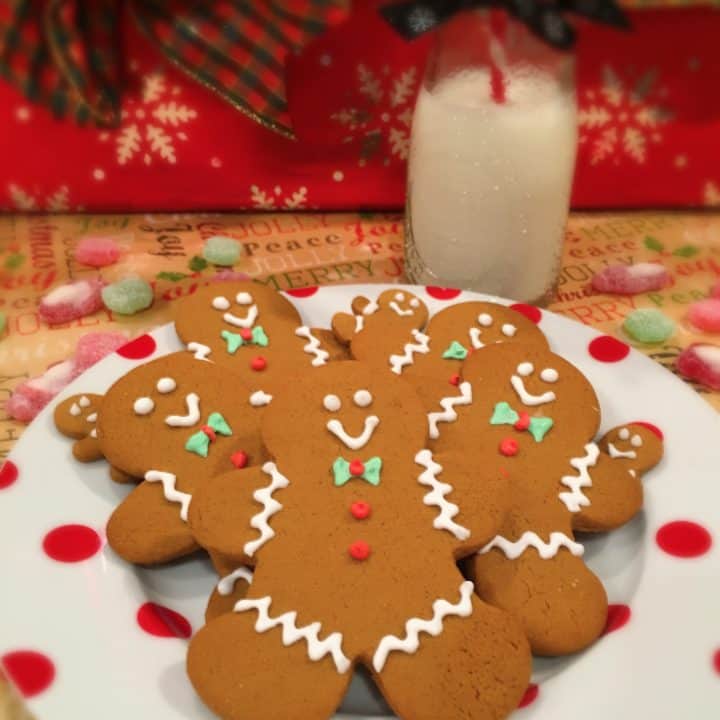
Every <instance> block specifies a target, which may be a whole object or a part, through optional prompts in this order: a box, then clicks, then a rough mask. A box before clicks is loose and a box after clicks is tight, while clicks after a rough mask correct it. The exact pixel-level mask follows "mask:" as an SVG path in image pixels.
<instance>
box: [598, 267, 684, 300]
mask: <svg viewBox="0 0 720 720" xmlns="http://www.w3.org/2000/svg"><path fill="white" fill-rule="evenodd" d="M669 283H670V274H669V273H668V271H667V270H666V269H665V268H664V267H663V266H662V265H658V264H657V263H647V262H644V263H638V264H637V265H610V266H609V267H606V268H604V269H603V270H601V271H600V272H599V273H597V274H596V275H595V276H594V277H593V279H592V286H593V289H594V290H597V291H598V292H602V293H613V294H616V295H636V294H637V293H643V292H649V291H650V290H661V289H662V288H664V287H665V286H666V285H668V284H669Z"/></svg>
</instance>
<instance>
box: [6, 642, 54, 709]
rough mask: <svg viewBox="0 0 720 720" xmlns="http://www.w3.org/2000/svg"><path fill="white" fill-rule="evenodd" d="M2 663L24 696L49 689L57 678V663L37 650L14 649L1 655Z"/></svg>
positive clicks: (37, 693)
mask: <svg viewBox="0 0 720 720" xmlns="http://www.w3.org/2000/svg"><path fill="white" fill-rule="evenodd" d="M0 664H2V666H3V667H4V669H5V672H6V673H7V675H8V677H9V678H10V679H11V680H12V682H13V684H14V685H15V686H16V687H17V689H18V690H19V691H20V694H21V695H22V696H23V697H26V698H30V697H34V696H35V695H39V694H40V693H41V692H42V691H43V690H47V688H49V687H50V685H51V684H52V681H53V680H54V679H55V665H54V664H53V662H52V660H50V658H49V657H47V655H43V654H42V653H39V652H36V651H35V650H13V651H11V652H9V653H6V654H5V655H3V656H2V657H0Z"/></svg>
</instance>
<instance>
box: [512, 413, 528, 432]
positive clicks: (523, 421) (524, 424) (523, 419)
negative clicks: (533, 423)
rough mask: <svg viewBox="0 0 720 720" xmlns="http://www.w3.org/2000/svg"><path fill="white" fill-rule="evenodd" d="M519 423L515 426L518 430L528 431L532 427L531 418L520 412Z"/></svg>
mask: <svg viewBox="0 0 720 720" xmlns="http://www.w3.org/2000/svg"><path fill="white" fill-rule="evenodd" d="M519 415H520V417H519V418H518V421H517V422H516V423H515V425H513V427H514V428H515V429H516V430H527V429H528V428H529V427H530V416H529V415H528V414H527V413H526V412H520V413H519Z"/></svg>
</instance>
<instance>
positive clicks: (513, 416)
mask: <svg viewBox="0 0 720 720" xmlns="http://www.w3.org/2000/svg"><path fill="white" fill-rule="evenodd" d="M518 420H520V415H519V414H518V413H517V412H515V410H513V409H512V408H511V407H510V404H509V403H506V402H499V403H497V405H495V410H494V411H493V414H492V417H491V418H490V424H491V425H513V426H514V425H515V423H517V422H518ZM552 426H553V421H552V418H548V417H531V418H530V423H529V425H528V428H527V430H528V432H529V433H530V434H531V435H532V436H533V437H534V438H535V442H542V439H543V438H544V437H545V435H547V433H548V431H549V430H550V428H551V427H552Z"/></svg>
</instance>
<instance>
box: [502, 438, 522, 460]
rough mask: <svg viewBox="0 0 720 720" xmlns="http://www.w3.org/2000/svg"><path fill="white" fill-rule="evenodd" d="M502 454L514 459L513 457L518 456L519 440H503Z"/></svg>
mask: <svg viewBox="0 0 720 720" xmlns="http://www.w3.org/2000/svg"><path fill="white" fill-rule="evenodd" d="M500 452H501V453H502V454H503V455H505V456H507V457H512V456H513V455H517V452H518V444H517V440H515V438H509V437H508V438H503V439H502V440H501V441H500Z"/></svg>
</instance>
